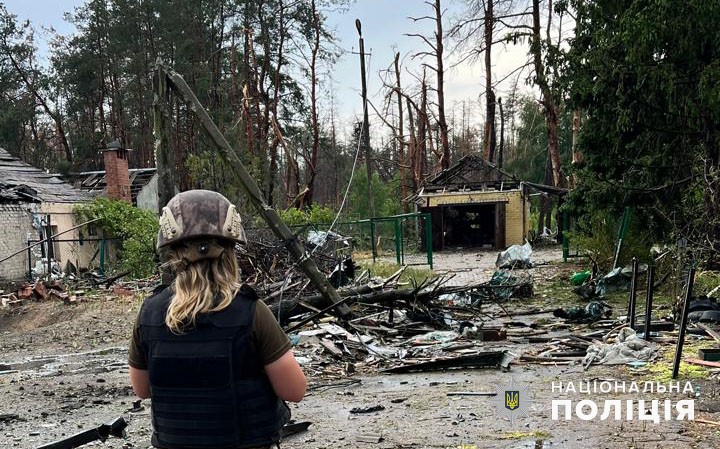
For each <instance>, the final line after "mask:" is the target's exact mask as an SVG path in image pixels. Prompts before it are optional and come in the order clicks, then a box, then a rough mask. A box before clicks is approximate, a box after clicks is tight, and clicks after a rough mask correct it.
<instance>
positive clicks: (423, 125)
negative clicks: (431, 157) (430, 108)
mask: <svg viewBox="0 0 720 449" xmlns="http://www.w3.org/2000/svg"><path fill="white" fill-rule="evenodd" d="M420 91H421V97H420V109H419V110H418V133H417V134H418V138H419V139H420V141H419V142H418V143H419V145H418V151H417V157H418V161H417V170H418V173H419V175H420V179H421V180H422V179H423V178H425V174H426V172H425V168H426V166H427V165H426V164H427V145H428V141H427V136H428V134H429V132H428V129H427V128H428V127H427V124H428V119H427V84H426V83H425V71H423V78H422V85H421V87H420Z"/></svg>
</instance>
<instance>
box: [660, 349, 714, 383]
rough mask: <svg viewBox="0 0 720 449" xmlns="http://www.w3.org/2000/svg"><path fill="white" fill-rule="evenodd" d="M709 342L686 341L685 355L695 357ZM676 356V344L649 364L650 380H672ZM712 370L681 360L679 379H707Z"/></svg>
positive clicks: (662, 381) (665, 381)
mask: <svg viewBox="0 0 720 449" xmlns="http://www.w3.org/2000/svg"><path fill="white" fill-rule="evenodd" d="M708 345H709V343H708V342H702V341H698V342H687V341H686V342H685V345H684V346H683V357H688V356H691V357H695V356H696V355H697V352H698V350H699V349H702V348H706V347H708ZM674 358H675V346H674V345H673V346H672V348H667V349H665V350H664V351H663V352H662V354H661V356H660V357H659V358H658V359H657V360H655V361H654V362H653V363H651V364H649V365H648V369H647V373H648V379H647V380H650V381H655V382H661V383H667V382H670V381H671V380H672V369H673V359H674ZM709 376H710V372H709V371H708V369H707V368H705V367H704V366H698V365H691V364H689V363H685V362H683V361H680V371H679V374H678V379H679V380H681V381H682V380H692V379H707V378H708V377H709Z"/></svg>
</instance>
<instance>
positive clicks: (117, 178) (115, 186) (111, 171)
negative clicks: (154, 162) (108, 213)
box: [100, 140, 132, 202]
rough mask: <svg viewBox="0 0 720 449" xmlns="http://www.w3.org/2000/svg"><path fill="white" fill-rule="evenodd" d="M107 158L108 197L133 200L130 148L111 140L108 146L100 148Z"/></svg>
mask: <svg viewBox="0 0 720 449" xmlns="http://www.w3.org/2000/svg"><path fill="white" fill-rule="evenodd" d="M100 151H101V152H102V153H103V158H104V160H105V183H106V184H107V193H106V195H107V197H108V198H110V199H114V200H124V201H127V202H132V197H131V196H130V173H129V172H128V151H130V150H128V149H125V148H123V147H122V145H120V142H118V141H117V140H116V141H113V142H110V143H109V144H108V146H107V148H105V149H102V150H100Z"/></svg>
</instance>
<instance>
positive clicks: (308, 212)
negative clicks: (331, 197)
mask: <svg viewBox="0 0 720 449" xmlns="http://www.w3.org/2000/svg"><path fill="white" fill-rule="evenodd" d="M279 213H280V218H282V220H283V221H284V222H285V224H287V225H288V226H302V225H306V224H311V223H332V221H333V220H334V219H335V211H333V210H332V209H331V208H329V207H326V206H319V205H317V204H313V205H312V206H310V208H308V209H295V208H290V209H287V210H284V211H280V212H279Z"/></svg>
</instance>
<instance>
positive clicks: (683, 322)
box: [672, 266, 695, 379]
mask: <svg viewBox="0 0 720 449" xmlns="http://www.w3.org/2000/svg"><path fill="white" fill-rule="evenodd" d="M694 282H695V267H694V266H693V267H691V268H690V271H689V272H688V277H687V287H686V290H685V303H684V304H683V308H682V316H681V317H680V334H679V335H678V341H677V346H676V347H675V359H674V360H673V371H672V378H673V379H677V377H678V373H679V372H680V359H681V358H682V350H683V344H684V343H685V332H686V331H687V320H688V311H689V310H690V298H692V291H693V284H694Z"/></svg>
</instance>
